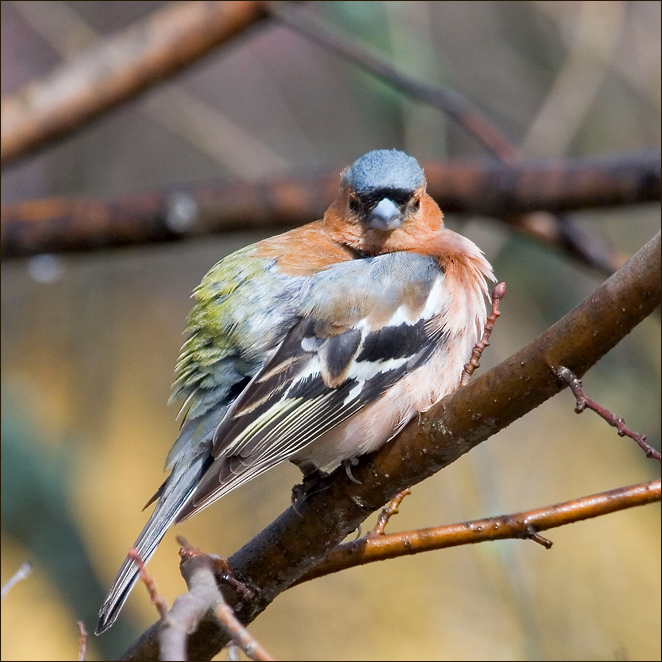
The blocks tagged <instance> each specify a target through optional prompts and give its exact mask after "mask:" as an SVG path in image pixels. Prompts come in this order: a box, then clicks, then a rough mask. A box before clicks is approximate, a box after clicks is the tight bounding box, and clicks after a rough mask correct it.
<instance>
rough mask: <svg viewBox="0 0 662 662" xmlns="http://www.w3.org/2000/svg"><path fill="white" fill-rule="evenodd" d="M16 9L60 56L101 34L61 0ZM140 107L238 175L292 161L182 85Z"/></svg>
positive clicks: (249, 176)
mask: <svg viewBox="0 0 662 662" xmlns="http://www.w3.org/2000/svg"><path fill="white" fill-rule="evenodd" d="M12 5H13V6H14V9H15V10H16V11H17V12H18V13H19V14H20V15H21V17H22V18H23V20H24V21H26V22H27V23H28V24H29V25H30V27H31V28H32V29H33V30H34V31H36V32H37V34H39V36H40V37H41V38H42V39H43V40H45V41H46V42H47V43H48V45H49V46H50V47H51V48H52V49H53V50H55V51H56V52H57V53H58V54H59V55H60V56H61V57H63V58H65V59H67V60H75V58H76V57H78V55H79V53H80V51H81V50H82V49H83V48H85V47H88V46H90V45H91V44H92V43H94V42H96V41H98V39H99V35H98V34H97V33H96V32H95V30H94V29H93V28H92V27H91V26H90V25H89V24H88V23H87V22H86V21H84V20H83V18H82V17H81V16H80V14H79V13H78V12H77V11H76V9H75V8H74V7H72V6H71V5H70V4H69V3H67V2H64V1H63V0H50V1H49V2H41V0H14V2H12ZM138 110H139V111H140V112H142V113H143V114H144V115H146V116H147V117H149V118H150V119H151V120H152V121H153V122H157V123H158V124H160V125H161V126H162V127H164V128H165V129H167V130H168V131H170V132H171V133H173V134H175V135H177V136H180V137H181V138H183V139H184V140H186V141H188V142H189V143H191V144H192V145H195V147H196V148H197V149H198V150H200V151H201V152H202V153H203V154H206V155H207V156H209V157H210V158H212V159H214V161H216V162H217V163H221V164H222V165H223V167H224V168H226V169H227V170H228V171H229V172H231V173H232V174H233V175H234V176H236V177H238V178H240V179H246V180H249V181H258V180H262V179H264V178H265V177H267V176H272V175H274V174H276V173H281V172H289V171H290V170H291V169H292V166H291V164H290V163H289V162H288V161H286V160H285V159H284V158H282V157H281V156H280V155H279V154H277V153H276V152H274V151H273V150H272V149H270V148H269V147H268V146H267V145H266V144H264V143H263V142H261V141H260V140H258V139H257V138H256V137H255V136H254V135H252V134H251V133H249V132H248V131H246V130H245V129H243V128H242V127H241V126H240V125H239V124H237V123H236V122H234V121H232V119H230V118H229V117H228V116H227V115H225V114H224V113H222V112H221V111H220V109H219V108H216V107H213V106H210V105H209V104H207V103H205V102H204V101H203V100H201V99H200V98H199V97H197V96H195V95H193V94H190V93H189V92H187V91H185V90H184V89H183V88H182V87H181V86H178V85H175V84H173V83H168V82H164V81H161V83H160V85H159V87H158V89H155V90H153V91H152V93H151V94H150V95H149V97H148V98H147V99H145V100H144V102H143V103H142V104H140V105H139V107H138Z"/></svg>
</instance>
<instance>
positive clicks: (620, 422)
mask: <svg viewBox="0 0 662 662" xmlns="http://www.w3.org/2000/svg"><path fill="white" fill-rule="evenodd" d="M555 372H556V376H557V377H558V378H559V379H560V380H561V381H562V382H564V383H565V384H567V385H568V386H569V387H570V390H571V391H572V394H573V395H574V396H575V400H576V401H577V404H576V406H575V412H576V413H577V414H581V413H582V412H583V411H584V410H585V409H587V408H588V409H592V410H593V411H594V412H595V413H596V414H598V416H600V417H602V418H603V419H604V420H605V421H607V423H609V425H611V426H612V427H614V428H616V429H617V430H618V435H619V436H620V437H630V439H633V440H634V441H635V442H636V443H637V444H638V445H639V447H640V448H641V449H642V450H643V451H644V452H645V453H646V457H651V458H653V459H654V460H657V461H658V462H660V460H662V455H660V452H659V451H657V450H655V449H654V448H653V447H652V446H651V445H650V444H647V443H646V435H645V434H641V433H640V432H634V431H632V430H630V428H629V427H627V426H626V425H625V420H624V419H623V418H621V417H620V416H616V414H612V413H611V412H610V411H609V410H608V409H605V408H604V407H601V406H600V405H599V404H598V403H597V402H596V401H595V400H591V398H589V397H588V396H587V395H586V393H584V389H583V388H582V382H581V380H580V379H578V378H577V376H576V375H575V374H574V373H573V372H572V370H568V368H566V367H564V366H560V367H558V368H556V370H555Z"/></svg>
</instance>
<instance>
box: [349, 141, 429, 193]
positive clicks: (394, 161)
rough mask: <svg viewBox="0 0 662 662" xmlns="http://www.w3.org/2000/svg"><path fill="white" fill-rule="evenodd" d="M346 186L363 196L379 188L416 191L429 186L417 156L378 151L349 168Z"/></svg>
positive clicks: (383, 150) (393, 150)
mask: <svg viewBox="0 0 662 662" xmlns="http://www.w3.org/2000/svg"><path fill="white" fill-rule="evenodd" d="M342 183H343V184H344V185H349V186H351V187H352V188H353V189H354V190H355V191H356V192H357V193H359V194H361V193H367V192H369V191H371V190H374V189H376V188H394V189H401V190H404V191H414V190H415V189H417V188H418V187H419V186H421V185H423V184H424V183H425V176H424V175H423V170H422V168H421V166H420V165H418V161H417V160H416V159H415V158H414V157H413V156H409V155H408V154H405V153H404V152H401V151H399V150H397V149H375V150H373V151H372V152H368V153H367V154H364V155H363V156H362V157H361V158H359V159H357V160H356V161H354V163H352V165H351V166H349V167H348V168H345V170H344V171H343V173H342Z"/></svg>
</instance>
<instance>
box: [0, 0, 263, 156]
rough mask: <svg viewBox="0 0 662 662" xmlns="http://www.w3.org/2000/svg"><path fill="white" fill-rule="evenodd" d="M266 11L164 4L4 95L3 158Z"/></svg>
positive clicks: (137, 89) (245, 5)
mask: <svg viewBox="0 0 662 662" xmlns="http://www.w3.org/2000/svg"><path fill="white" fill-rule="evenodd" d="M265 16H266V13H265V5H264V3H263V2H259V1H256V0H241V1H235V2H181V3H178V4H175V5H168V6H166V7H165V8H164V9H161V10H160V11H158V12H155V13H154V14H152V15H151V16H148V17H147V18H145V19H143V20H141V21H138V22H136V23H134V24H133V25H131V26H130V27H129V28H127V29H126V30H124V31H123V32H121V33H120V34H118V35H115V36H113V37H110V38H108V39H105V40H103V41H101V42H100V43H99V44H98V45H96V46H94V47H92V48H90V49H88V50H86V51H85V52H83V53H81V54H80V55H79V57H78V58H76V60H75V61H72V62H70V63H66V64H64V65H62V66H61V67H59V68H57V69H55V70H54V71H53V72H52V73H51V74H49V75H48V76H46V77H45V78H42V79H41V80H37V81H34V82H32V83H30V84H29V85H27V86H26V87H24V88H23V89H22V90H21V91H19V92H17V93H15V94H11V95H7V96H5V97H4V98H3V99H2V104H1V117H2V132H1V134H0V135H1V139H0V162H1V163H2V164H3V165H5V164H7V163H10V162H11V161H14V160H16V159H18V158H19V157H22V156H26V155H27V154H29V153H31V152H33V151H34V150H36V149H37V148H39V147H42V146H43V145H45V144H46V143H48V142H50V141H52V140H55V139H59V138H63V137H65V136H66V135H68V134H69V133H71V132H72V131H74V130H77V129H78V128H80V127H81V126H82V125H83V124H85V123H87V122H89V121H91V120H92V119H94V118H96V117H98V116H99V115H101V114H102V113H104V112H106V111H108V110H110V109H111V108H114V107H115V106H117V105H119V104H121V103H123V102H125V101H127V100H128V99H131V98H133V97H135V96H136V95H138V94H140V93H141V92H144V91H145V90H147V89H149V88H150V87H151V86H153V85H156V84H157V83H159V82H160V81H161V80H162V79H164V78H166V77H169V76H172V75H174V74H175V73H177V72H178V71H180V70H182V69H184V68H185V67H187V66H189V65H191V64H193V63H194V62H196V61H197V60H199V59H200V58H201V57H203V56H204V55H206V54H207V53H208V52H209V51H210V50H212V49H213V48H214V47H216V46H218V45H219V44H222V43H225V42H227V41H229V40H230V39H232V38H233V37H235V36H237V35H238V34H241V33H242V32H243V31H245V30H246V28H248V27H250V26H251V25H254V24H255V23H257V22H259V21H260V20H261V19H263V18H264V17H265Z"/></svg>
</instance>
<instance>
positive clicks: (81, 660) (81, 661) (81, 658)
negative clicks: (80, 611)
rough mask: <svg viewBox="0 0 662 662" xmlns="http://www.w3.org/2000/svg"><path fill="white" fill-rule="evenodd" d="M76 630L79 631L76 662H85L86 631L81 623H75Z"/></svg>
mask: <svg viewBox="0 0 662 662" xmlns="http://www.w3.org/2000/svg"><path fill="white" fill-rule="evenodd" d="M76 623H77V625H78V629H79V630H80V639H79V641H78V662H85V656H86V655H87V630H86V629H85V623H83V621H76Z"/></svg>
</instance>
